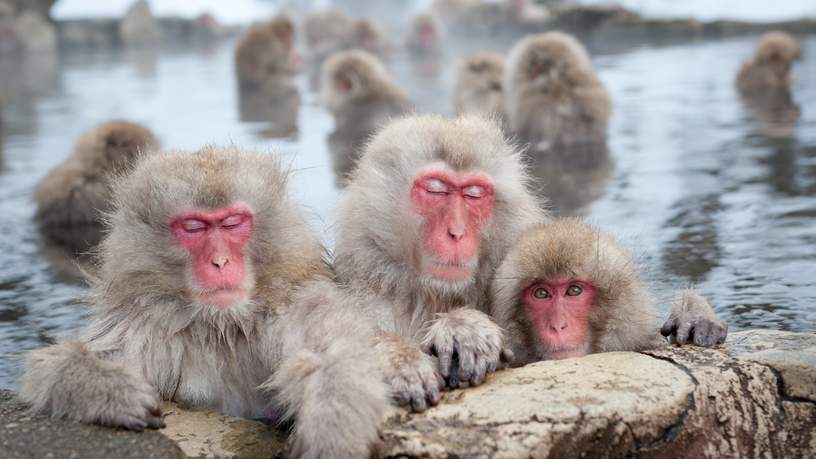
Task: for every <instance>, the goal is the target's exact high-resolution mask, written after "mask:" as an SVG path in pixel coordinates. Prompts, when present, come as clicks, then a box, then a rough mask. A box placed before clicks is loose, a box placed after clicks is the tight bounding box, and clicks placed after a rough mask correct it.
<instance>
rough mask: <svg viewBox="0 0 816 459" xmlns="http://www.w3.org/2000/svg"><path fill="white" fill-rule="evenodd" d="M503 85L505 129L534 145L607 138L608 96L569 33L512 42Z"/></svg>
mask: <svg viewBox="0 0 816 459" xmlns="http://www.w3.org/2000/svg"><path fill="white" fill-rule="evenodd" d="M503 87H504V91H505V96H504V101H505V111H506V116H507V122H508V128H509V129H510V132H511V133H512V134H514V135H515V136H517V138H518V139H519V140H520V141H522V142H525V143H530V144H532V145H533V148H534V149H540V150H544V149H548V148H553V147H554V146H560V145H565V144H576V143H590V142H591V143H602V142H605V141H606V131H607V125H608V122H609V115H610V112H611V109H612V102H611V99H610V97H609V94H608V93H607V91H606V88H604V86H603V84H602V83H601V81H600V80H599V79H598V77H597V76H595V71H594V70H593V68H592V63H591V62H590V60H589V56H588V55H587V53H586V51H585V50H584V48H583V47H582V46H581V45H580V43H578V42H577V41H576V40H575V39H574V38H572V37H570V36H569V35H566V34H563V33H561V32H547V33H544V34H540V35H533V36H530V37H527V38H525V39H523V40H521V41H519V42H518V43H516V45H515V46H514V47H513V49H512V50H511V51H510V55H509V57H508V59H507V64H506V65H505V69H504V86H503Z"/></svg>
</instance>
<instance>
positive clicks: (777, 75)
mask: <svg viewBox="0 0 816 459" xmlns="http://www.w3.org/2000/svg"><path fill="white" fill-rule="evenodd" d="M800 54H801V51H800V50H799V43H798V42H797V41H796V38H794V36H793V35H791V34H789V33H787V32H781V31H771V32H767V33H765V34H763V35H762V37H760V39H759V44H758V45H757V47H756V50H755V51H754V56H753V57H752V58H751V59H750V60H748V61H746V62H744V63H743V64H742V66H741V67H740V69H739V73H738V74H737V87H738V88H739V90H740V92H741V93H742V94H743V95H753V94H756V93H761V92H764V91H790V83H791V81H790V70H791V66H792V64H793V61H794V60H795V59H797V58H799V56H800Z"/></svg>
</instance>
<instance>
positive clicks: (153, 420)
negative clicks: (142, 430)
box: [147, 416, 167, 429]
mask: <svg viewBox="0 0 816 459" xmlns="http://www.w3.org/2000/svg"><path fill="white" fill-rule="evenodd" d="M147 426H148V427H150V428H151V429H163V428H165V427H167V424H165V423H164V419H162V418H160V417H158V416H148V417H147Z"/></svg>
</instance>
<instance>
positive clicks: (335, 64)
mask: <svg viewBox="0 0 816 459" xmlns="http://www.w3.org/2000/svg"><path fill="white" fill-rule="evenodd" d="M321 74H322V78H321V83H320V95H321V99H322V102H323V104H324V105H325V106H326V108H327V109H328V110H329V111H330V112H331V113H332V115H333V116H334V132H332V133H331V134H330V136H329V147H330V149H331V150H332V153H333V156H334V161H335V165H336V166H338V165H340V164H342V165H344V167H336V169H337V170H338V175H341V174H342V175H343V176H345V174H346V173H348V172H349V170H350V168H351V167H352V166H353V164H354V163H355V162H356V158H357V157H358V156H359V151H360V149H361V147H362V145H363V143H364V142H365V141H366V139H368V137H369V136H371V135H372V134H373V133H374V132H375V131H376V130H377V129H378V128H379V127H380V126H382V125H383V124H385V123H386V122H387V121H388V120H389V119H391V118H394V117H398V116H400V115H403V114H405V113H407V112H409V111H410V110H412V107H411V103H410V102H409V101H408V98H407V96H406V95H405V93H404V92H403V91H402V89H401V88H400V87H399V85H398V84H397V83H396V81H394V79H393V77H392V76H391V75H390V73H389V72H388V70H387V69H386V68H385V65H383V63H382V62H381V61H380V60H379V59H377V58H376V57H375V56H374V55H372V54H370V53H367V52H365V51H361V50H351V51H341V52H339V53H336V54H334V55H332V57H331V58H329V59H328V60H327V61H326V62H325V63H324V64H323V69H322V71H321Z"/></svg>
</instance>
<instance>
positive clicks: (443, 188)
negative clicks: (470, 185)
mask: <svg viewBox="0 0 816 459" xmlns="http://www.w3.org/2000/svg"><path fill="white" fill-rule="evenodd" d="M422 187H423V188H425V191H427V192H429V193H447V192H448V191H449V189H448V186H447V185H446V184H445V182H443V181H442V180H439V179H426V180H423V181H422Z"/></svg>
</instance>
